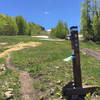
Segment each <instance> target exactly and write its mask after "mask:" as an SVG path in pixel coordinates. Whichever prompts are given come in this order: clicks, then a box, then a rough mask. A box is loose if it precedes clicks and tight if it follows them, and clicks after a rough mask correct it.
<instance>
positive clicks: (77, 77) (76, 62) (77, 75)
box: [70, 26, 82, 87]
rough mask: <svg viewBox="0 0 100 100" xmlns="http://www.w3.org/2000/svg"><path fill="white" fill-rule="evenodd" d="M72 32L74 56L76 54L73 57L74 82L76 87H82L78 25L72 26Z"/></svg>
mask: <svg viewBox="0 0 100 100" xmlns="http://www.w3.org/2000/svg"><path fill="white" fill-rule="evenodd" d="M70 32H71V36H70V39H71V44H72V56H74V59H73V74H74V83H75V87H82V79H81V66H80V51H79V39H78V27H77V26H73V27H71V28H70Z"/></svg>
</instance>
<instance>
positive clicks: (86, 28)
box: [80, 0, 100, 42]
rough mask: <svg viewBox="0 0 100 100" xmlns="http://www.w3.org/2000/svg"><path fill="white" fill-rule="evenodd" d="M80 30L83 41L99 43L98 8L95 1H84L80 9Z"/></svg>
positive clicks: (99, 9) (99, 19)
mask: <svg viewBox="0 0 100 100" xmlns="http://www.w3.org/2000/svg"><path fill="white" fill-rule="evenodd" d="M81 13H82V15H81V30H80V33H82V34H83V36H84V39H85V40H92V41H94V42H96V41H100V7H99V2H98V1H97V0H84V2H83V3H82V9H81Z"/></svg>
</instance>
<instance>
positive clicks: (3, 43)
mask: <svg viewBox="0 0 100 100" xmlns="http://www.w3.org/2000/svg"><path fill="white" fill-rule="evenodd" d="M7 44H8V43H5V42H2V43H0V45H7Z"/></svg>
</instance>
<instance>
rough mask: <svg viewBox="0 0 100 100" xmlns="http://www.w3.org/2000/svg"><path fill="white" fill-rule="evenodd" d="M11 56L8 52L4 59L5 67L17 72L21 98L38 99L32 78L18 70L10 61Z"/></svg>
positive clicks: (26, 99)
mask: <svg viewBox="0 0 100 100" xmlns="http://www.w3.org/2000/svg"><path fill="white" fill-rule="evenodd" d="M10 59H11V56H10V54H8V58H7V60H6V66H7V68H9V69H11V70H13V71H16V72H19V73H20V75H19V81H20V85H21V88H20V94H21V100H39V98H38V96H37V93H36V90H35V89H34V88H33V84H34V81H35V80H34V79H32V78H31V77H30V75H29V73H28V72H26V71H20V70H18V69H17V68H16V67H15V66H14V65H13V64H12V63H11V62H10Z"/></svg>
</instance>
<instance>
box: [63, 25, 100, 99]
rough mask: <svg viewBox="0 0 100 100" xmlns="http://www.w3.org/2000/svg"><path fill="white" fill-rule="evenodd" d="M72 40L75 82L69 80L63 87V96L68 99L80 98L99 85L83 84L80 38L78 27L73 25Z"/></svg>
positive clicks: (71, 29)
mask: <svg viewBox="0 0 100 100" xmlns="http://www.w3.org/2000/svg"><path fill="white" fill-rule="evenodd" d="M70 32H71V35H70V40H71V45H72V57H71V58H72V59H73V75H74V76H73V77H74V82H69V83H68V84H67V85H66V86H65V87H63V91H62V92H63V96H65V97H66V99H67V100H79V98H81V99H82V100H84V97H85V96H86V94H87V93H91V94H92V93H93V92H95V90H96V89H97V88H100V87H99V86H90V85H88V86H87V85H86V86H83V85H82V78H81V66H80V50H79V39H78V27H77V26H73V27H71V28H70Z"/></svg>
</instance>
